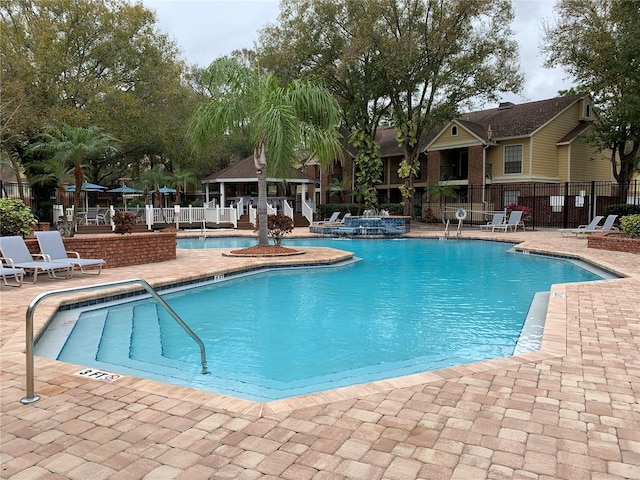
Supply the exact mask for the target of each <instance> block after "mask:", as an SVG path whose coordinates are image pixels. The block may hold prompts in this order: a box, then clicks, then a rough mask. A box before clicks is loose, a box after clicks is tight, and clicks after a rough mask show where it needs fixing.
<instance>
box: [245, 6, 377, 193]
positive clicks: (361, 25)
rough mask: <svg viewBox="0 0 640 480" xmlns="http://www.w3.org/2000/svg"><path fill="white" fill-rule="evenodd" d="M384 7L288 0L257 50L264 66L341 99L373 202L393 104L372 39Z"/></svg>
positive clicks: (361, 188) (363, 184)
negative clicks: (380, 138) (380, 131)
mask: <svg viewBox="0 0 640 480" xmlns="http://www.w3.org/2000/svg"><path fill="white" fill-rule="evenodd" d="M379 7H380V2H376V1H373V2H370V1H366V0H356V1H335V0H283V1H282V2H281V4H280V16H279V17H278V22H277V23H276V24H274V25H269V26H267V27H265V28H264V29H263V30H262V31H261V32H260V44H259V46H258V51H257V58H258V60H257V61H258V64H259V66H260V67H261V68H265V69H267V70H268V71H270V72H273V73H274V74H275V75H276V76H277V77H278V78H281V79H285V80H293V79H297V78H302V79H307V80H311V81H313V82H315V83H320V84H322V85H324V86H325V87H326V88H327V89H328V90H329V91H330V92H331V93H332V94H333V95H334V96H335V97H336V99H337V100H338V101H339V103H340V106H341V108H342V112H343V119H342V131H343V132H344V137H345V139H348V140H349V144H351V145H352V146H353V147H354V148H355V149H356V151H357V155H356V158H355V163H356V165H357V171H356V179H355V180H356V186H357V190H358V193H359V195H360V196H361V197H362V198H363V199H364V200H365V202H366V203H368V204H375V203H377V191H376V189H375V184H376V183H378V182H379V181H380V178H381V175H382V160H381V157H380V148H379V145H378V144H377V141H376V129H377V128H378V124H379V123H380V119H381V117H382V116H383V115H385V114H386V113H387V111H388V108H389V100H388V96H387V95H386V89H385V85H384V83H383V82H382V77H381V72H382V65H379V64H378V62H379V61H381V60H383V59H381V58H380V57H379V55H378V52H377V51H376V50H375V45H374V44H373V43H372V41H371V32H372V31H373V30H374V27H375V24H376V23H377V22H378V18H379V12H380V8H379ZM343 180H344V179H343Z"/></svg>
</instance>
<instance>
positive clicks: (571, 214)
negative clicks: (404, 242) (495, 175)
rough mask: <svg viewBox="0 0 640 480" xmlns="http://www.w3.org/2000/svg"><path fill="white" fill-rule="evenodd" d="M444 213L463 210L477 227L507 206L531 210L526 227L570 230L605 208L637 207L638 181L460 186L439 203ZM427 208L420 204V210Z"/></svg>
mask: <svg viewBox="0 0 640 480" xmlns="http://www.w3.org/2000/svg"><path fill="white" fill-rule="evenodd" d="M443 203H444V207H445V211H451V209H453V208H459V207H462V208H465V209H466V210H467V211H468V212H470V213H471V214H470V215H468V216H467V219H466V221H465V223H471V224H476V225H477V224H481V223H484V222H485V221H486V220H487V214H486V213H485V212H494V211H502V210H505V209H506V208H507V207H508V206H509V204H511V203H513V204H515V205H519V206H526V207H529V208H530V209H531V211H532V212H531V218H530V220H528V221H527V227H531V228H571V227H575V226H577V225H585V224H588V223H589V221H590V220H591V219H592V218H593V217H594V216H596V215H604V214H605V208H606V207H607V206H609V205H618V204H631V205H640V181H638V180H632V181H630V182H628V183H627V184H624V185H619V184H618V183H615V182H571V183H569V182H567V183H563V184H550V183H526V184H499V185H486V186H485V187H482V186H469V187H461V188H460V189H459V190H458V198H457V199H451V198H445V199H444V200H443ZM425 208H427V205H426V204H424V203H423V205H422V210H423V211H424V209H425Z"/></svg>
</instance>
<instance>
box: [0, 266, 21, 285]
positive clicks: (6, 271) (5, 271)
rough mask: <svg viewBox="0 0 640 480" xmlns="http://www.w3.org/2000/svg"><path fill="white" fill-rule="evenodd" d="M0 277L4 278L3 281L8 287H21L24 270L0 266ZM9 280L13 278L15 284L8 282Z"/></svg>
mask: <svg viewBox="0 0 640 480" xmlns="http://www.w3.org/2000/svg"><path fill="white" fill-rule="evenodd" d="M0 277H2V281H3V282H4V284H5V285H6V286H7V287H20V286H22V280H23V279H24V269H22V268H15V267H12V266H9V267H5V266H0ZM8 278H12V279H13V281H14V282H15V284H12V283H9V282H7V279H8Z"/></svg>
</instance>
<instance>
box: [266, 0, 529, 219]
mask: <svg viewBox="0 0 640 480" xmlns="http://www.w3.org/2000/svg"><path fill="white" fill-rule="evenodd" d="M282 5H283V8H282V14H281V17H280V18H279V20H278V23H277V24H276V25H275V26H269V27H267V28H266V29H265V30H263V32H262V35H261V37H260V41H261V45H260V47H259V52H260V55H259V61H260V62H261V63H260V65H261V66H263V65H266V67H267V68H270V69H276V68H279V69H281V70H284V71H288V72H289V75H291V76H295V75H296V71H297V72H300V73H299V74H298V75H301V76H306V75H313V76H314V77H315V78H317V79H319V80H322V81H323V83H324V84H326V85H327V86H328V88H330V89H331V90H332V92H334V93H335V94H336V95H337V96H338V97H340V98H341V102H342V106H343V110H344V111H345V112H346V113H345V115H347V118H348V119H350V121H351V123H352V124H354V125H355V124H358V123H360V124H361V125H362V124H364V125H368V126H369V132H371V131H373V132H374V133H375V128H376V127H377V126H378V123H379V122H380V120H381V119H382V118H383V116H384V115H385V114H386V112H387V111H388V108H390V110H389V112H390V113H389V115H388V119H389V120H390V121H391V122H392V123H393V124H394V126H395V127H396V129H397V133H398V142H399V145H400V146H401V147H402V148H403V151H404V161H403V163H402V165H401V166H400V173H401V174H402V177H405V178H406V180H405V187H404V189H403V195H404V197H405V213H407V214H409V215H412V214H413V209H412V203H413V177H414V176H415V173H416V171H417V165H416V160H417V158H418V153H419V149H420V145H419V142H418V139H419V138H420V137H421V135H422V134H423V133H424V132H426V131H428V130H429V129H431V128H432V127H435V126H436V125H438V124H440V123H442V122H445V121H448V120H450V119H451V118H454V117H455V116H456V115H457V113H458V112H459V110H460V109H461V108H463V107H465V106H468V105H472V104H474V102H486V101H489V100H496V99H497V98H498V96H499V94H500V93H502V92H510V91H518V89H519V88H520V85H521V82H522V76H521V74H520V73H519V65H518V61H517V58H518V56H517V44H516V42H515V41H514V40H513V38H512V32H511V28H510V25H511V22H512V20H513V11H512V8H511V4H510V2H509V1H506V0H451V1H447V2H442V1H440V0H349V1H346V0H342V1H335V0H287V1H285V2H283V4H282ZM354 138H358V139H361V138H362V137H361V136H360V135H357V136H356V137H354ZM369 143H370V142H367V144H369Z"/></svg>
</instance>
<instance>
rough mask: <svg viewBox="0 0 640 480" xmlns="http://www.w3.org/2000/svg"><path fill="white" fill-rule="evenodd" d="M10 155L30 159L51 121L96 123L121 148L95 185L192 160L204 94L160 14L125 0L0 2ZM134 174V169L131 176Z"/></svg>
mask: <svg viewBox="0 0 640 480" xmlns="http://www.w3.org/2000/svg"><path fill="white" fill-rule="evenodd" d="M0 30H1V31H2V35H0V62H1V65H2V75H1V76H0V86H1V88H2V92H3V95H2V97H3V99H2V103H1V104H0V108H1V112H0V113H1V114H2V115H1V116H2V124H1V127H2V131H1V135H2V149H3V150H4V151H5V152H6V153H7V154H8V155H9V156H10V157H11V158H16V157H18V158H20V159H21V160H22V159H24V157H23V155H24V154H25V148H24V147H25V145H28V144H30V143H32V142H33V141H34V140H35V139H36V138H37V135H38V134H39V133H40V132H41V131H42V129H43V127H44V126H45V125H61V124H62V123H67V124H69V125H75V126H78V127H90V126H92V125H93V126H98V127H100V128H101V129H102V130H103V131H105V132H109V133H111V134H112V135H113V136H115V137H117V138H119V139H120V140H121V142H122V150H121V154H120V156H119V157H117V158H112V159H108V161H107V159H104V161H100V162H95V163H92V165H91V166H90V168H89V169H88V171H87V173H88V174H89V175H90V176H91V180H92V181H93V182H96V183H105V182H107V183H109V182H112V181H113V180H115V179H116V178H117V177H118V176H122V175H126V174H129V173H133V174H134V175H136V174H137V173H138V172H139V171H140V169H141V167H140V162H142V161H143V160H144V158H145V157H146V156H148V155H156V156H161V157H163V158H165V159H167V161H172V162H180V161H182V162H183V163H188V159H187V158H185V157H186V156H187V155H188V153H185V152H189V151H190V150H189V149H188V148H186V147H187V145H186V144H185V141H186V139H185V130H186V125H187V123H188V119H189V118H190V117H191V114H192V112H193V110H194V109H195V104H196V101H197V98H198V97H197V95H196V94H195V93H194V91H193V90H192V89H191V88H190V85H189V84H188V83H187V82H186V81H185V78H184V77H185V69H186V67H185V65H184V64H183V62H182V61H181V60H179V58H178V49H177V47H176V46H175V44H174V43H173V42H172V41H171V40H170V39H169V38H168V37H167V36H166V35H165V34H162V33H160V32H159V31H158V30H157V27H156V18H155V14H154V13H153V12H152V11H151V10H149V9H147V8H145V7H144V6H143V5H142V3H132V2H129V1H126V0H100V1H97V0H46V1H45V0H0ZM128 170H133V172H128Z"/></svg>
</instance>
